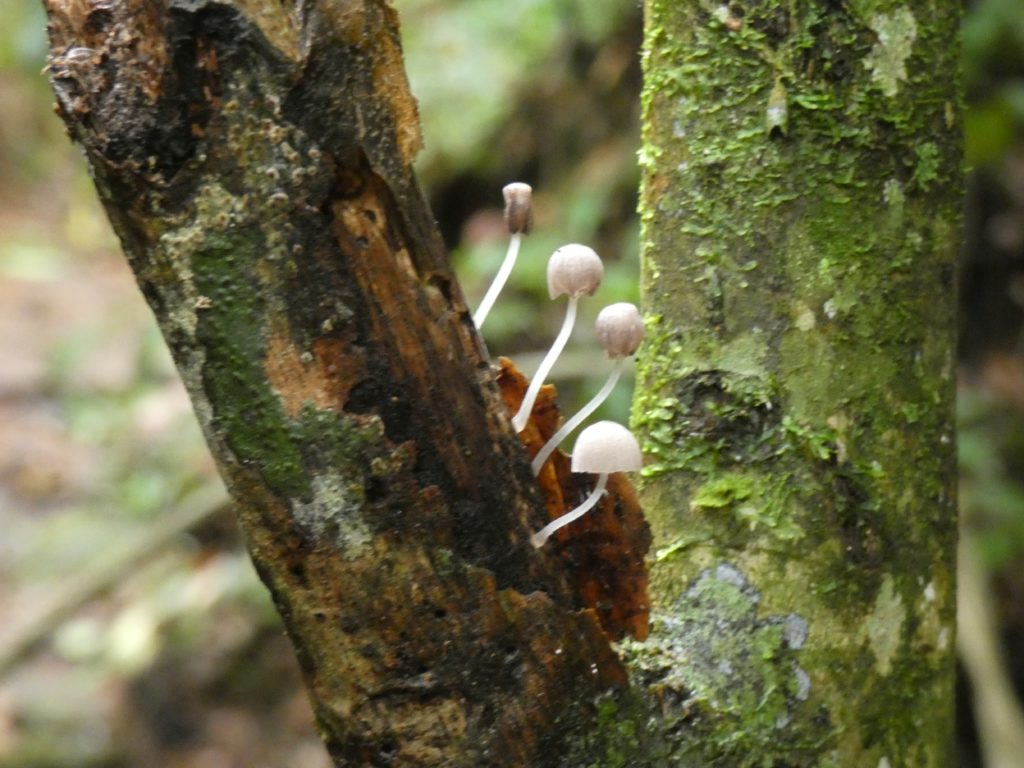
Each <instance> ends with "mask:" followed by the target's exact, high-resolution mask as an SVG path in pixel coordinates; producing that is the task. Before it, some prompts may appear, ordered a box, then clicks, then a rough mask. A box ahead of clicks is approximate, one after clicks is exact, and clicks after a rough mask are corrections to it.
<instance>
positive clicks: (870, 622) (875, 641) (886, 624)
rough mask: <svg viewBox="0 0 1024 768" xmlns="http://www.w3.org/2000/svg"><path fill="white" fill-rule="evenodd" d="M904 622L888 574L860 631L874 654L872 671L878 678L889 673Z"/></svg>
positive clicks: (900, 601)
mask: <svg viewBox="0 0 1024 768" xmlns="http://www.w3.org/2000/svg"><path fill="white" fill-rule="evenodd" d="M906 619H907V609H906V606H904V605H903V598H902V597H901V596H900V594H899V592H897V591H896V587H895V583H894V582H893V578H892V575H891V574H888V573H887V574H886V575H885V578H884V579H882V586H881V588H880V589H879V590H878V596H877V597H876V598H875V605H874V608H873V609H872V610H871V613H870V614H868V617H867V618H866V619H865V620H864V624H863V626H862V628H861V637H862V639H866V640H867V641H868V644H869V646H870V648H871V651H872V653H874V655H875V669H876V670H878V674H880V675H883V676H884V675H888V674H889V673H890V672H891V671H892V660H893V658H894V657H895V656H896V653H897V651H899V648H900V644H901V643H902V642H903V624H904V622H905V621H906Z"/></svg>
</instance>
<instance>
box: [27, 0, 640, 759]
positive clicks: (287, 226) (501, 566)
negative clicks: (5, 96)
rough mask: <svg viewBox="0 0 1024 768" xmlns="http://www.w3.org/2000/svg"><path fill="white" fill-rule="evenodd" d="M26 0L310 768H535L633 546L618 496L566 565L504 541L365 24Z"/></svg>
mask: <svg viewBox="0 0 1024 768" xmlns="http://www.w3.org/2000/svg"><path fill="white" fill-rule="evenodd" d="M45 5H46V9H47V13H48V16H49V34H50V45H51V55H50V64H49V72H50V77H51V79H52V82H53V86H54V90H55V92H56V95H57V106H58V111H59V113H60V115H61V116H62V117H63V118H64V120H65V122H66V124H67V127H68V130H69V133H70V135H71V137H72V138H73V139H74V140H75V141H76V142H77V143H78V144H80V145H81V146H82V148H83V149H84V150H85V154H86V157H87V159H88V161H89V164H90V167H91V170H92V173H93V176H94V178H95V182H96V186H97V189H98V191H99V195H100V197H101V199H102V201H103V204H104V206H105V207H106V211H107V213H108V215H109V217H110V220H111V222H112V223H113V226H114V229H115V231H116V232H117V234H118V236H119V237H120V239H121V243H122V245H123V248H124V250H125V253H126V254H127V257H128V259H129V261H130V263H131V266H132V268H133V270H134V272H135V274H136V277H137V280H138V283H139V286H140V288H141V290H142V292H143V294H144V296H145V297H146V300H147V301H148V303H149V305H150V306H151V307H152V309H153V311H154V313H155V315H156V317H157V319H158V321H159V323H160V327H161V329H162V331H163V333H164V336H165V338H166V340H167V343H168V345H169V347H170V349H171V351H172V354H173V356H174V359H175V361H176V363H177V366H178V368H179V370H180V372H181V375H182V377H183V379H184V381H185V383H186V386H187V387H188V390H189V393H190V395H191V397H192V400H193V403H194V407H195V410H196V413H197V416H198V417H199V421H200V423H201V425H202V428H203V431H204V433H205V436H206V439H207V441H208V443H209V445H210V448H211V450H212V452H213V454H214V456H215V457H216V460H217V462H218V465H219V467H220V471H221V473H222V475H223V477H224V479H225V481H226V483H227V485H228V488H229V490H230V492H231V495H232V498H233V500H234V502H235V505H236V507H237V509H238V513H239V520H240V524H241V527H242V529H243V531H244V533H245V536H246V539H247V542H248V546H249V548H250V551H251V553H252V557H253V560H254V562H255V564H256V567H257V569H258V571H259V573H260V576H261V578H262V579H263V581H264V582H265V583H266V585H267V587H268V588H269V589H270V591H271V593H272V594H273V597H274V600H275V602H276V605H277V607H278V609H279V611H280V613H281V616H282V618H283V620H284V623H285V626H286V628H287V630H288V633H289V635H290V637H291V639H292V641H293V643H294V645H295V648H296V651H297V653H298V656H299V658H300V661H301V663H302V668H303V670H304V674H305V677H306V682H307V685H308V687H309V690H310V697H311V700H312V702H313V706H314V710H315V713H316V717H317V721H318V723H319V726H320V728H321V730H322V732H323V735H324V739H325V741H326V743H327V746H328V748H329V750H330V752H331V754H332V756H333V758H334V760H335V762H336V763H337V764H338V765H353V766H354V765H424V766H426V765H445V766H462V765H465V766H484V765H488V766H525V765H530V766H544V765H557V764H560V761H562V760H563V758H564V755H565V753H566V750H567V749H568V746H567V745H569V744H571V743H573V742H574V741H575V742H577V743H578V741H579V739H577V738H575V737H576V736H578V735H579V734H580V733H582V732H586V731H587V730H588V729H589V728H590V727H591V725H590V724H591V722H592V720H593V718H594V716H595V715H594V713H595V709H596V707H595V700H596V698H597V697H600V696H603V695H605V694H606V692H608V691H614V690H616V689H618V688H620V687H621V686H623V685H624V683H625V681H626V675H625V671H624V666H623V664H622V663H621V662H620V661H619V660H618V658H617V657H616V655H615V653H614V652H613V650H612V648H611V646H610V645H609V637H610V636H611V637H620V636H622V635H623V634H624V633H626V632H632V633H633V634H636V635H642V634H643V632H644V631H645V630H646V604H645V597H644V591H645V585H646V581H645V579H646V577H645V575H644V574H643V568H642V554H643V550H644V548H645V546H646V529H645V528H644V527H643V524H642V519H641V517H640V515H639V513H638V511H637V509H636V506H635V501H634V500H633V498H632V496H631V492H630V490H629V489H628V485H627V484H625V483H623V482H621V481H619V482H615V483H613V485H612V488H613V491H614V492H615V493H616V494H617V498H618V499H619V501H618V502H616V503H612V502H608V503H607V504H606V505H605V508H604V509H603V510H602V511H600V512H599V513H598V514H597V515H595V516H594V520H593V521H592V522H588V523H586V524H585V525H584V526H582V527H581V530H582V531H584V532H585V535H586V536H593V537H598V534H600V535H602V536H604V537H605V538H604V539H603V540H602V541H599V542H597V544H596V546H591V547H590V548H589V549H587V550H586V552H584V550H581V549H578V548H576V547H575V546H574V545H569V544H567V543H566V542H565V540H564V538H561V539H559V542H558V544H557V546H549V547H545V548H544V549H542V550H540V551H536V550H534V549H533V548H532V547H531V546H530V544H529V534H530V532H531V531H532V530H535V529H537V528H539V527H540V526H541V525H543V523H544V521H545V503H544V500H543V498H542V494H541V493H540V490H539V488H538V485H537V483H536V482H535V481H534V479H533V477H532V476H531V473H530V469H529V463H528V459H527V456H526V454H525V452H524V451H523V449H522V446H521V445H520V443H519V441H518V439H517V438H516V436H515V435H514V434H513V432H512V430H511V428H510V426H509V420H508V416H507V414H506V412H505V405H504V403H503V401H502V397H501V394H500V392H499V389H498V387H497V385H496V381H495V371H494V370H493V369H492V368H491V366H490V364H489V362H488V360H487V357H486V353H485V350H484V349H483V347H482V344H481V342H480V340H479V338H478V336H477V334H476V331H475V329H474V328H473V326H472V322H471V319H470V315H469V313H468V312H467V310H466V306H465V302H464V301H463V298H462V295H461V292H460V290H459V287H458V284H457V282H456V281H455V278H454V275H453V274H452V272H451V269H450V267H449V264H448V262H447V259H446V256H445V253H444V250H443V247H442V244H441V241H440V239H439V236H438V234H437V232H436V230H435V227H434V224H433V221H432V218H431V214H430V211H429V210H428V207H427V205H426V204H425V202H424V200H423V197H422V195H421V193H420V191H419V189H418V187H417V185H416V182H415V180H414V178H413V175H412V171H411V162H412V159H413V156H414V155H415V153H416V151H417V149H418V147H419V144H420V139H419V133H418V125H417V117H416V107H415V102H414V100H413V99H412V97H411V95H410V94H409V91H408V86H407V83H406V79H405V75H404V72H403V70H402V66H401V54H400V46H399V38H398V31H397V19H396V15H395V13H394V12H393V10H392V9H391V8H390V7H389V6H388V4H387V3H386V2H383V0H365V2H357V1H355V0H335V1H334V2H327V1H324V2H302V3H298V4H295V5H293V4H290V3H285V4H281V3H277V2H269V0H268V1H264V0H244V1H243V0H237V1H236V2H207V1H206V0H125V1H124V2H117V3H114V2H109V0H46V2H45ZM563 470H564V467H562V470H560V483H559V488H560V492H561V493H562V494H564V495H566V496H568V495H572V494H575V493H578V492H579V489H578V488H574V487H573V485H572V482H571V481H569V480H567V479H566V476H565V474H564V471H563ZM616 513H619V514H622V515H624V517H622V518H621V520H622V521H624V522H619V520H620V518H619V517H616ZM617 542H628V543H629V550H628V552H627V553H626V554H624V555H623V554H621V553H612V554H609V552H610V547H613V546H614V545H615V544H616V543H617ZM623 558H625V560H624V562H625V565H626V568H625V570H624V571H623V573H622V574H616V573H615V572H614V567H617V566H616V564H617V563H619V562H620V561H623ZM574 569H575V570H576V571H577V573H576V574H575V575H574V574H573V573H572V571H573V570H574ZM592 569H593V571H592V574H591V575H587V574H590V573H591V570H592ZM581 573H582V574H584V575H580V574H581ZM591 609H592V610H591ZM598 617H600V622H599V620H598ZM601 623H603V624H604V626H605V628H606V631H604V630H602V628H601ZM574 749H578V747H574Z"/></svg>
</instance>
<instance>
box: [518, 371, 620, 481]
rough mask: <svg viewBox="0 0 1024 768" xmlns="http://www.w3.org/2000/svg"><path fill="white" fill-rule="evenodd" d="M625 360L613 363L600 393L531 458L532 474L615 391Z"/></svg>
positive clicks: (535, 472)
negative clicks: (613, 365)
mask: <svg viewBox="0 0 1024 768" xmlns="http://www.w3.org/2000/svg"><path fill="white" fill-rule="evenodd" d="M625 362H626V359H625V358H624V357H620V358H618V359H617V360H616V361H615V367H614V368H612V372H611V373H609V374H608V380H607V381H605V383H604V386H603V387H601V389H600V391H599V392H598V393H597V394H596V395H594V396H593V397H592V398H591V399H590V402H588V403H587V404H586V405H584V406H583V407H582V408H580V410H579V411H578V412H577V413H576V415H575V416H573V417H572V418H571V419H569V420H568V421H567V422H565V424H563V425H562V427H561V429H559V430H558V431H557V432H555V434H553V435H552V436H551V439H550V440H548V441H547V442H546V443H544V447H543V448H541V449H540V451H538V452H537V455H536V456H534V457H533V463H532V464H531V465H530V466H531V467H532V468H533V474H534V475H539V474H540V471H541V469H542V468H543V467H544V462H546V461H547V460H548V457H549V456H550V455H551V454H552V453H554V452H555V448H557V447H558V446H559V445H561V444H562V442H563V441H564V440H565V438H567V437H568V436H569V435H571V434H572V433H573V430H575V429H576V427H578V426H579V425H580V424H582V423H583V422H584V421H586V420H587V418H589V416H590V414H592V413H593V412H594V411H596V410H597V408H598V406H600V405H601V403H603V402H604V401H605V400H607V399H608V395H610V394H611V393H612V390H613V389H615V385H616V383H618V381H619V376H621V375H622V368H623V366H624V365H625Z"/></svg>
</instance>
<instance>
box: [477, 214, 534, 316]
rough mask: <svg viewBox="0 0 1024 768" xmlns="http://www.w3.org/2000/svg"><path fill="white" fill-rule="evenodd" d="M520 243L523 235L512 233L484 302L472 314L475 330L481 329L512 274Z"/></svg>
mask: <svg viewBox="0 0 1024 768" xmlns="http://www.w3.org/2000/svg"><path fill="white" fill-rule="evenodd" d="M522 242H523V235H522V233H520V232H516V233H514V234H513V235H512V238H511V239H510V240H509V241H508V251H506V252H505V260H504V261H503V262H502V263H501V268H500V269H499V270H498V274H497V275H495V276H494V280H493V281H492V282H491V287H490V288H488V289H487V293H485V294H484V300H483V301H481V302H480V306H479V307H477V310H476V312H475V313H473V323H474V324H475V325H476V327H477V330H479V329H480V328H482V327H483V324H484V320H486V319H487V315H488V314H490V312H491V308H492V307H493V306H494V302H496V301H497V300H498V294H500V293H501V289H502V288H504V287H505V283H506V282H508V276H509V275H511V274H512V267H514V266H515V265H516V259H517V258H518V257H519V246H520V244H521V243H522Z"/></svg>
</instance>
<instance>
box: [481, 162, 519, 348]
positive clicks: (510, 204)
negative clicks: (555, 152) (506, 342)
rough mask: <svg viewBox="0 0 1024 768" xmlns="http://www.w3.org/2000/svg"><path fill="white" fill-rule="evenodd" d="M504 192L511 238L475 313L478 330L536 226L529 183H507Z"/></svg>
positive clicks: (506, 216) (506, 221)
mask: <svg viewBox="0 0 1024 768" xmlns="http://www.w3.org/2000/svg"><path fill="white" fill-rule="evenodd" d="M501 193H502V195H503V196H504V197H505V223H506V224H507V225H508V231H509V233H510V234H511V238H510V239H509V241H508V250H507V251H506V252H505V260H504V261H503V262H502V263H501V268H500V269H498V274H497V275H495V277H494V281H493V282H492V283H491V286H490V288H488V289H487V293H485V294H484V299H483V301H481V302H480V306H479V307H477V310H476V312H475V313H473V323H474V324H475V325H476V327H477V329H478V330H479V329H480V328H482V327H483V324H484V320H486V319H487V315H488V314H490V312H491V308H492V307H493V306H494V302H495V301H497V300H498V294H500V293H501V289H502V288H504V287H505V283H506V282H507V281H508V276H509V275H511V274H512V267H514V266H515V264H516V259H517V258H518V257H519V246H520V245H521V244H522V241H523V235H528V234H530V229H531V228H532V227H533V208H532V206H531V201H532V198H533V188H532V187H531V186H530V185H529V184H523V183H522V182H519V181H515V182H512V183H511V184H506V185H505V186H504V187H503V188H502V190H501Z"/></svg>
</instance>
